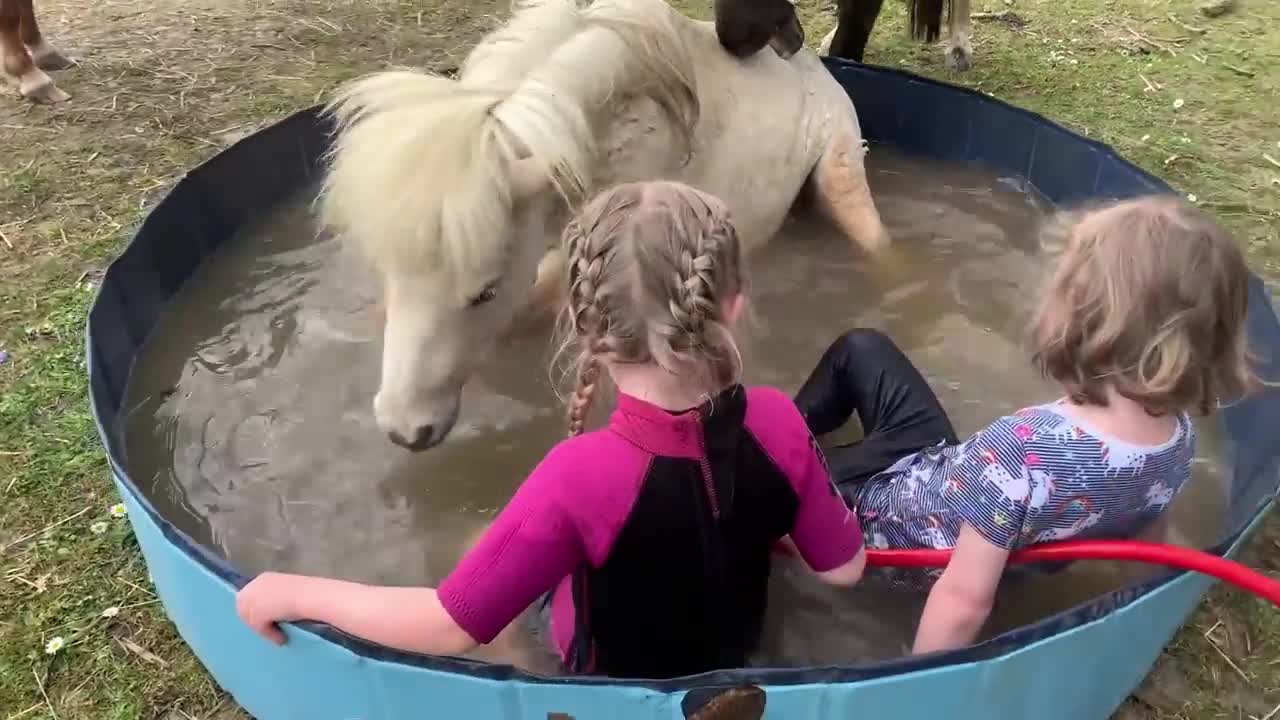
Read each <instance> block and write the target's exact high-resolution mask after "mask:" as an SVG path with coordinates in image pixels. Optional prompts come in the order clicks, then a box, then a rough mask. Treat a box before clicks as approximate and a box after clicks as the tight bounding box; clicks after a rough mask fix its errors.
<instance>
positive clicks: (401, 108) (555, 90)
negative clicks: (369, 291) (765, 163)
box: [320, 0, 698, 293]
mask: <svg viewBox="0 0 1280 720" xmlns="http://www.w3.org/2000/svg"><path fill="white" fill-rule="evenodd" d="M681 19H682V18H680V16H679V15H677V14H676V13H675V11H674V10H672V9H671V8H670V7H669V6H667V5H666V3H665V2H663V1H662V0H601V2H600V3H599V4H597V5H595V6H593V7H589V8H580V7H578V5H577V4H576V2H575V0H526V1H525V2H523V3H521V4H519V5H518V6H516V7H515V12H514V15H513V17H512V18H511V20H510V21H509V22H507V23H506V24H505V25H504V26H503V27H501V28H499V29H498V30H495V31H494V32H492V33H490V34H489V35H488V36H487V37H485V38H484V39H483V40H482V41H481V43H480V44H479V45H478V46H477V47H476V48H475V49H474V50H473V51H472V52H471V54H470V55H469V56H468V58H467V60H466V62H465V63H464V65H463V69H462V73H461V74H460V76H459V79H458V80H452V79H449V78H445V77H441V76H437V75H431V74H428V73H425V72H419V71H414V70H394V71H388V72H382V73H376V74H374V75H371V76H367V77H365V78H361V79H359V80H356V81H354V82H352V83H349V84H348V85H346V86H344V87H343V88H341V89H340V90H339V92H338V94H337V96H336V97H335V99H334V100H333V101H332V102H331V103H330V105H329V108H328V109H329V112H330V113H331V114H332V115H333V116H334V117H335V119H336V121H337V137H336V140H335V143H334V146H333V149H332V151H331V153H330V155H329V158H328V159H329V168H328V173H327V174H326V176H325V179H324V184H323V187H322V190H321V195H320V209H321V214H322V220H323V221H324V222H325V224H326V225H328V226H330V227H331V228H332V229H333V230H335V231H337V232H338V233H339V234H341V235H342V236H344V237H345V238H347V239H348V240H350V241H352V242H354V243H355V244H357V245H358V246H360V247H361V248H362V249H363V250H364V252H365V254H366V255H367V256H368V257H369V258H370V259H371V260H372V261H373V262H374V263H375V265H378V266H380V267H383V268H384V269H385V268H389V267H398V268H400V270H401V271H403V270H404V269H405V267H406V266H407V267H408V268H410V269H414V268H421V269H437V268H438V269H442V270H445V271H446V272H444V273H441V274H440V275H439V277H441V278H452V280H449V282H452V283H453V285H454V287H453V288H452V289H453V290H454V291H455V292H459V293H460V292H467V291H472V290H475V289H478V288H475V287H472V286H468V285H466V283H468V282H471V283H474V282H476V281H481V280H484V281H487V280H489V279H492V278H480V277H477V273H485V272H491V271H493V270H494V269H496V268H498V267H500V263H501V260H502V258H503V257H504V256H505V255H506V254H507V253H509V252H510V251H511V248H510V247H507V246H506V245H507V244H506V243H504V242H503V239H504V238H507V237H508V236H509V232H508V227H507V226H508V224H509V223H510V222H511V214H512V202H513V197H512V193H513V188H512V176H511V172H510V168H511V166H512V164H513V163H514V162H516V161H517V160H518V159H520V158H522V157H533V158H535V159H536V160H538V161H539V162H540V163H541V164H542V165H543V166H544V167H546V168H547V171H548V173H549V176H550V180H551V183H552V185H553V187H554V188H555V190H556V191H557V192H558V193H559V194H560V195H561V196H562V197H564V198H565V199H566V201H568V202H570V203H576V202H577V201H578V200H580V199H581V198H582V197H584V196H585V194H586V193H589V192H590V191H591V189H592V178H591V173H592V166H593V164H594V162H595V160H596V138H595V132H596V128H595V127H593V125H594V124H595V122H596V120H597V119H596V117H594V115H593V113H594V112H595V109H596V108H598V107H600V106H601V105H602V104H605V103H607V102H608V101H609V100H610V99H611V98H613V97H615V94H616V96H626V95H637V94H643V95H647V96H650V97H652V98H653V99H654V100H655V101H657V102H658V103H659V104H660V105H661V106H662V107H663V108H665V109H666V110H667V112H668V114H669V115H670V116H671V118H672V120H673V124H674V126H675V127H676V129H677V130H678V131H680V132H682V133H684V134H685V136H686V137H687V136H689V135H691V134H692V129H693V125H694V123H695V122H696V120H697V114H698V106H697V93H696V90H695V87H694V80H693V77H694V73H693V67H692V64H691V61H690V60H689V51H688V49H687V48H686V46H685V43H684V35H683V34H682V31H681V28H680V27H678V26H677V25H676V23H677V21H678V20H681Z"/></svg>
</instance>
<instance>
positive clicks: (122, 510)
mask: <svg viewBox="0 0 1280 720" xmlns="http://www.w3.org/2000/svg"><path fill="white" fill-rule="evenodd" d="M107 512H109V513H111V517H113V518H122V517H124V516H125V515H128V514H129V508H127V507H125V506H124V503H116V504H115V505H112V506H111V507H110V509H108V510H107Z"/></svg>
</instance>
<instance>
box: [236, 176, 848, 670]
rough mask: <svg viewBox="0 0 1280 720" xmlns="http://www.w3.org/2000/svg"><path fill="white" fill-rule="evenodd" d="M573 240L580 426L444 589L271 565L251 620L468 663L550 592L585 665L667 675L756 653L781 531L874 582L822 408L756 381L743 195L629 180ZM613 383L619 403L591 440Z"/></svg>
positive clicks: (570, 657)
mask: <svg viewBox="0 0 1280 720" xmlns="http://www.w3.org/2000/svg"><path fill="white" fill-rule="evenodd" d="M564 250H565V255H566V258H567V262H568V280H569V283H568V298H567V304H566V308H565V312H564V314H563V316H562V328H561V331H562V334H563V336H564V345H563V350H565V351H569V352H571V353H572V355H571V357H572V360H573V371H572V373H571V374H572V378H573V382H574V387H573V392H572V395H571V397H570V399H569V402H568V406H569V411H568V414H569V422H568V424H569V435H570V437H569V438H568V439H566V440H565V441H563V442H561V443H559V444H558V445H556V446H555V447H554V448H552V449H551V451H550V452H549V453H548V454H547V456H546V457H545V458H543V460H542V461H541V462H540V463H539V464H538V466H537V467H536V468H535V469H534V470H533V472H532V474H530V476H529V477H528V478H527V479H526V480H525V482H524V483H523V484H522V485H521V487H520V489H519V490H518V491H517V492H516V494H515V496H514V497H513V498H512V500H511V502H510V503H509V504H508V505H507V506H506V507H505V508H504V509H503V510H502V512H501V513H499V515H498V517H497V518H496V519H495V520H494V523H493V525H492V526H490V527H489V528H488V529H487V530H486V531H485V532H484V533H483V535H482V536H481V537H480V539H479V540H478V542H477V543H476V544H475V545H474V546H473V547H472V548H471V550H470V551H469V552H467V553H466V555H465V556H464V557H463V558H462V561H461V562H460V563H459V565H458V567H457V568H455V569H454V571H453V572H452V573H451V574H450V575H449V576H448V577H447V578H445V580H444V582H443V583H442V584H441V586H440V587H439V589H433V588H380V587H370V586H367V585H360V584H356V583H348V582H341V581H337V580H326V579H320V578H303V577H299V576H292V575H281V574H277V573H264V574H263V575H259V576H258V577H257V578H255V579H254V580H253V582H251V583H250V584H249V585H248V586H246V587H245V589H244V590H242V591H241V592H240V595H239V597H238V599H237V605H238V607H239V610H240V613H241V616H242V617H243V618H244V619H245V621H246V622H247V623H248V624H249V625H250V626H252V627H253V628H254V629H256V630H257V631H259V632H260V633H262V634H263V635H265V636H267V637H268V638H270V639H272V640H274V641H276V642H284V635H283V634H282V633H281V631H280V629H279V628H277V627H276V625H275V623H276V622H282V621H292V620H298V619H304V618H305V619H310V620H319V621H322V622H326V623H329V624H331V625H334V626H336V627H338V628H339V629H341V630H344V631H346V632H348V633H350V634H352V635H356V636H360V637H363V638H366V639H368V640H372V641H374V642H378V643H381V644H383V645H389V646H392V647H395V648H399V649H405V650H412V651H418V652H427V653H436V654H460V653H463V652H466V651H468V650H470V649H472V648H474V647H475V646H476V645H477V644H478V643H486V644H487V643H490V642H493V641H494V640H495V639H499V642H501V639H500V633H502V632H503V631H504V629H505V628H507V627H508V626H509V625H512V624H513V621H514V620H515V619H516V618H517V617H519V616H520V615H521V614H522V613H523V612H524V611H525V610H526V608H528V607H530V605H532V604H534V603H535V602H538V609H539V612H537V613H534V614H533V615H534V616H535V617H537V618H538V620H539V625H540V628H541V629H542V630H544V631H545V634H546V635H549V641H550V644H551V645H553V646H554V649H555V650H556V651H557V653H558V654H559V656H560V658H561V660H562V661H563V663H564V665H565V666H566V668H567V669H568V670H570V671H572V672H591V673H600V674H604V675H609V676H613V677H635V678H667V677H676V676H681V675H691V674H697V673H702V672H708V671H711V670H716V669H720V668H732V667H741V666H742V665H744V664H745V663H746V661H747V658H748V656H749V655H750V653H751V652H752V650H754V648H755V646H756V643H757V641H758V639H759V635H760V631H761V626H762V623H763V619H764V610H765V597H766V589H767V583H768V577H769V571H770V561H771V554H772V551H773V548H774V546H775V545H776V544H777V543H779V542H780V541H784V542H786V544H787V545H789V546H791V547H794V548H795V549H796V550H797V551H798V553H799V555H800V556H801V557H802V558H803V559H804V561H805V562H806V563H807V564H808V565H809V567H810V568H811V569H812V570H813V571H814V572H815V573H816V574H817V576H818V577H819V578H821V579H822V580H824V581H826V582H828V583H831V584H835V585H852V584H853V583H855V582H857V581H858V579H859V578H860V577H861V575H862V570H863V566H864V565H865V553H864V552H863V543H862V531H861V529H860V527H859V524H858V520H857V518H856V517H855V516H854V515H853V514H852V513H851V512H850V510H849V509H848V507H847V506H846V505H845V503H844V501H843V500H842V499H841V498H840V496H839V494H838V493H837V492H836V489H835V486H834V485H833V484H832V482H831V477H830V475H829V473H828V471H827V467H826V462H825V460H824V459H823V457H822V454H821V453H820V451H819V450H818V447H817V443H816V442H815V441H814V439H813V435H811V434H810V432H809V430H808V427H807V426H806V425H805V421H804V418H802V417H801V415H800V412H799V411H798V410H797V408H796V406H795V405H794V404H793V403H792V401H791V399H790V398H789V397H788V396H787V395H785V394H784V393H782V392H781V391H779V390H776V389H773V388H767V387H751V388H747V387H743V386H742V385H741V384H740V382H739V375H740V372H741V358H740V356H739V354H738V350H737V347H736V345H735V343H734V340H733V327H734V324H735V322H736V321H737V320H738V318H739V316H740V315H741V314H742V311H743V308H744V305H745V297H746V296H745V293H746V290H747V278H746V274H745V269H744V266H743V260H742V255H741V248H740V247H739V243H738V236H737V233H736V232H735V230H734V227H733V225H732V224H731V223H730V221H729V218H728V213H727V211H726V209H725V207H724V205H723V204H722V203H721V202H719V201H718V200H717V199H715V198H713V197H711V196H709V195H706V194H704V193H702V192H699V191H698V190H695V189H693V188H691V187H688V186H685V185H681V184H678V183H672V182H650V183H633V184H627V185H621V186H618V187H615V188H613V189H612V190H609V191H606V192H604V193H602V194H601V195H599V196H597V197H596V198H595V199H594V200H592V201H591V202H590V203H588V204H587V205H586V207H585V208H583V209H582V211H581V212H580V213H579V215H578V216H577V217H576V218H575V219H574V220H573V221H572V222H571V223H570V224H569V225H568V226H567V227H566V228H565V233H564ZM606 377H607V379H608V380H610V381H611V382H612V385H613V386H614V387H615V389H616V391H617V393H616V394H617V403H616V407H615V408H614V410H613V412H612V415H611V416H610V418H609V420H608V424H607V426H606V427H604V428H602V429H599V430H595V431H592V432H586V431H585V422H586V417H587V414H588V411H589V410H590V407H591V405H592V401H593V400H594V399H595V398H596V395H597V394H598V392H599V390H598V388H599V385H600V383H601V382H603V381H604V380H605V379H606ZM539 598H541V600H540V601H539Z"/></svg>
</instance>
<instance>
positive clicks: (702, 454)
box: [693, 410, 720, 520]
mask: <svg viewBox="0 0 1280 720" xmlns="http://www.w3.org/2000/svg"><path fill="white" fill-rule="evenodd" d="M693 419H694V420H695V421H696V422H697V424H698V470H699V471H700V472H701V473H702V487H703V488H705V489H706V491H707V502H708V503H710V504H711V518H712V519H713V520H719V519H720V498H719V497H717V496H716V483H715V480H714V479H713V478H712V477H711V460H710V458H708V457H707V443H706V438H704V437H703V428H702V413H701V412H699V411H697V410H694V411H693Z"/></svg>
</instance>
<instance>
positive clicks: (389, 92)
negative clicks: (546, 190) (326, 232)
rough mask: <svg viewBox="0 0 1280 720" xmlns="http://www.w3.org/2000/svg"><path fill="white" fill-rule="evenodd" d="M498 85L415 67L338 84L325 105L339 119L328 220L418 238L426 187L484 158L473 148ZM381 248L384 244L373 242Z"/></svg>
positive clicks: (350, 231)
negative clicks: (465, 82) (478, 85)
mask: <svg viewBox="0 0 1280 720" xmlns="http://www.w3.org/2000/svg"><path fill="white" fill-rule="evenodd" d="M502 98H503V95H502V94H501V92H500V91H495V90H487V91H484V90H477V89H470V88H464V87H462V86H460V85H459V84H458V83H457V82H456V81H454V80H451V79H449V78H446V77H441V76H438V75H430V74H427V73H424V72H418V71H412V70H392V71H387V72H379V73H375V74H372V75H368V76H366V77H363V78H359V79H357V80H354V81H351V82H349V83H347V84H346V85H344V86H342V87H341V88H339V89H338V92H337V93H336V95H335V97H334V99H333V100H332V101H331V102H330V103H329V105H328V106H327V108H326V114H328V115H329V116H330V117H332V118H333V119H334V121H335V132H334V141H333V145H332V147H331V149H330V151H329V154H328V156H327V158H326V159H327V161H328V168H327V172H326V173H325V177H324V182H323V186H322V187H321V190H320V197H319V207H318V209H319V214H320V219H321V222H322V223H323V224H324V225H325V226H327V227H329V228H330V229H331V230H333V231H335V232H336V233H338V234H340V235H345V236H348V237H349V238H350V239H352V240H354V241H356V242H357V243H358V244H361V245H365V246H369V245H381V244H386V243H391V242H397V239H398V240H399V241H400V242H412V240H413V239H415V238H417V237H419V236H420V235H421V234H422V232H423V231H424V230H425V228H423V227H422V226H421V225H420V223H422V222H423V217H424V212H423V202H424V195H429V193H425V192H424V188H429V187H432V186H433V185H438V184H439V183H440V182H441V178H449V180H448V181H449V182H454V183H457V182H462V181H463V180H462V178H460V177H459V175H460V174H463V175H465V174H467V171H468V170H469V169H471V168H475V167H476V166H477V164H479V163H481V162H483V161H484V160H485V158H478V157H475V156H474V155H473V153H475V152H476V151H477V145H476V139H477V137H480V136H482V135H483V132H484V128H483V126H484V124H485V123H487V122H490V121H491V117H490V115H489V112H490V110H491V109H492V108H493V107H494V106H495V105H496V104H498V103H499V102H501V101H502ZM366 249H367V250H372V251H373V252H374V254H375V255H377V254H380V253H379V251H378V249H377V248H369V247H366Z"/></svg>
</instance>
